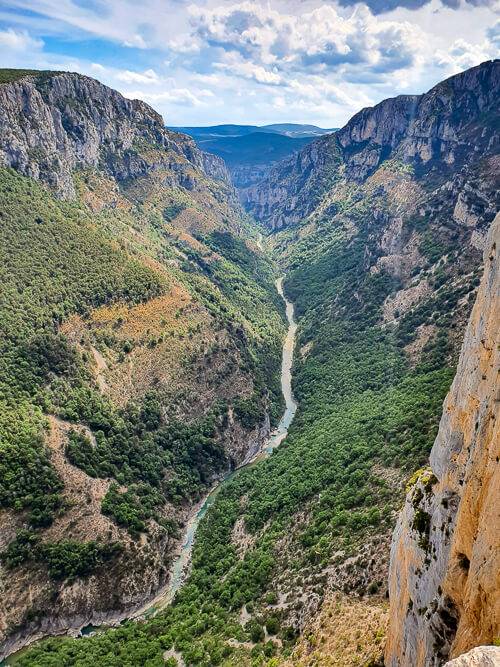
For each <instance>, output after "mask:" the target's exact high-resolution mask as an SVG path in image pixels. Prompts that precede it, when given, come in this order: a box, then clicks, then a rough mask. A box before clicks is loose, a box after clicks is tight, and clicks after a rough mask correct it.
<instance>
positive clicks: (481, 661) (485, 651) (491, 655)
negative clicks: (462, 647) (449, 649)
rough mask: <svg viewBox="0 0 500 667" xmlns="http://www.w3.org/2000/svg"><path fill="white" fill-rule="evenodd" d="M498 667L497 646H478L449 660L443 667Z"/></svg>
mask: <svg viewBox="0 0 500 667" xmlns="http://www.w3.org/2000/svg"><path fill="white" fill-rule="evenodd" d="M498 665H500V648H499V647H498V646H478V647H477V648H473V649H472V651H468V653H464V654H463V655H461V656H460V657H459V658H455V660H450V661H449V662H447V663H446V665H445V667H498Z"/></svg>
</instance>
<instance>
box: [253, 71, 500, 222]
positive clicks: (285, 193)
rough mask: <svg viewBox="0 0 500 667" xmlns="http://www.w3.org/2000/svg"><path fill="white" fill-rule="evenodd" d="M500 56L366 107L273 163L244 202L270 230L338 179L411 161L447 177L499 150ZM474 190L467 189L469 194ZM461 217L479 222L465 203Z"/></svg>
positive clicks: (421, 171) (307, 207) (299, 213)
mask: <svg viewBox="0 0 500 667" xmlns="http://www.w3.org/2000/svg"><path fill="white" fill-rule="evenodd" d="M499 88H500V61H499V60H495V61H489V62H486V63H483V64H482V65H479V66H478V67H473V68H472V69H470V70H468V71H466V72H464V73H462V74H458V75H456V76H454V77H451V78H450V79H447V80H446V81H443V82H441V83H439V84H438V85H437V86H435V87H434V88H432V89H431V90H430V91H429V92H428V93H426V94H424V95H420V96H418V95H401V96H399V97H396V98H393V99H388V100H384V101H383V102H381V103H380V104H378V105H377V106H375V107H370V108H367V109H363V110H362V111H360V112H359V113H358V114H356V115H355V116H353V118H352V119H351V120H350V121H349V122H348V123H347V125H346V126H345V127H343V128H342V129H341V130H339V131H338V132H336V133H335V134H334V135H326V136H324V137H322V138H320V139H318V140H317V141H315V142H313V143H312V144H309V145H308V146H306V147H305V148H304V149H303V150H302V151H300V152H299V153H298V154H296V155H294V156H292V157H290V158H288V159H286V160H284V161H283V162H281V163H279V164H278V165H277V166H276V167H275V168H273V169H272V170H271V172H270V174H269V176H268V177H267V178H266V179H265V180H263V181H262V182H261V183H260V184H258V185H256V186H254V187H252V188H249V189H248V190H247V191H246V192H245V193H244V198H243V203H244V204H245V206H246V207H247V208H248V209H249V210H250V211H251V212H252V213H253V214H254V215H255V216H256V217H257V218H260V219H261V220H263V221H264V222H265V223H266V224H267V225H268V226H269V227H271V228H272V229H278V228H280V227H283V226H286V225H291V224H294V223H295V222H297V221H299V220H301V219H304V218H305V217H306V216H307V215H308V214H309V213H310V212H311V211H313V210H314V208H315V207H316V206H317V205H318V202H319V201H320V198H321V195H322V194H323V193H324V191H325V190H326V189H328V188H331V187H332V186H333V185H334V184H335V183H337V182H338V181H339V180H341V179H345V180H347V181H351V182H355V183H359V182H362V181H364V180H365V179H366V178H367V177H368V176H370V175H371V174H373V173H374V171H375V170H376V169H377V168H378V167H379V166H380V165H381V164H382V163H383V162H384V161H386V160H388V159H391V160H398V161H401V162H403V163H405V164H408V165H412V166H413V168H414V169H415V172H416V174H417V175H418V176H419V177H421V176H423V175H425V174H429V173H432V175H433V178H437V177H439V178H441V179H443V178H445V177H446V176H448V177H449V176H450V174H456V173H458V171H459V170H460V169H461V168H462V167H463V166H465V165H467V164H468V163H470V162H472V161H478V160H479V158H481V156H483V155H486V154H489V153H492V154H494V153H495V152H497V149H498V142H499V137H498V128H497V127H495V124H494V123H493V122H492V121H493V119H494V117H495V115H496V114H497V111H498V110H497V107H498V94H499ZM469 195H470V193H469ZM463 197H464V200H462V199H461V200H460V201H459V202H457V207H456V217H457V218H458V219H460V220H462V221H464V222H467V224H474V220H475V216H474V212H471V210H470V205H469V204H468V202H467V201H466V200H467V199H469V198H470V197H468V196H467V193H464V195H463Z"/></svg>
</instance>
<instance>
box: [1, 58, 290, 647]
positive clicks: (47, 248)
mask: <svg viewBox="0 0 500 667" xmlns="http://www.w3.org/2000/svg"><path fill="white" fill-rule="evenodd" d="M2 80H3V81H4V83H3V84H1V85H0V98H1V102H2V103H1V112H0V147H1V150H0V156H1V159H2V161H3V162H4V164H5V166H4V167H3V168H1V169H0V216H1V225H0V239H1V240H0V254H1V259H0V265H1V268H0V276H1V281H2V291H1V296H0V300H1V304H0V308H1V318H0V347H1V350H0V359H1V361H0V364H1V369H0V377H1V386H0V401H1V410H0V412H1V418H0V419H1V423H0V441H1V444H0V448H1V457H0V525H1V538H0V551H1V552H2V554H1V562H2V567H1V575H0V576H1V586H2V598H3V604H2V610H1V612H0V641H1V642H2V644H3V646H4V647H6V648H8V647H9V646H11V645H15V642H16V641H17V640H19V641H20V642H22V641H23V639H24V638H25V637H29V636H30V635H31V634H33V633H36V632H37V631H39V630H40V629H41V630H42V631H43V632H45V631H47V630H51V631H57V630H58V629H62V628H66V627H73V626H74V627H79V626H80V625H82V624H83V625H84V624H86V623H88V622H90V621H91V620H94V621H98V620H100V619H104V618H106V617H108V616H113V615H114V614H124V613H125V614H126V611H127V609H130V608H133V607H134V605H137V604H139V603H142V602H144V600H145V599H147V597H148V595H151V594H152V593H153V592H154V591H155V590H156V589H157V588H158V587H159V586H161V585H162V584H164V583H165V582H166V580H167V578H168V568H169V563H170V560H171V557H172V553H173V550H174V549H175V547H176V545H177V542H178V538H179V535H180V531H181V527H182V524H183V521H184V519H185V517H186V515H187V513H188V512H189V510H190V508H191V507H192V505H193V503H195V502H196V501H197V500H198V499H199V498H200V497H201V496H202V495H203V493H204V491H205V490H206V489H207V487H209V486H210V485H211V484H212V483H213V481H214V479H216V478H217V477H218V476H220V475H221V474H222V473H223V472H224V471H226V470H227V469H229V468H230V467H232V466H234V465H236V464H237V463H239V462H241V461H242V460H243V459H244V458H245V457H246V456H247V454H248V452H249V451H252V449H256V448H257V447H258V446H259V444H260V442H261V441H262V439H263V437H265V435H266V434H267V432H268V430H269V422H270V420H271V421H272V420H274V418H275V416H276V415H277V414H278V413H279V411H280V400H281V397H280V392H279V366H280V353H281V336H282V333H283V331H284V325H283V315H282V312H281V304H280V299H279V297H278V296H277V294H276V293H275V289H274V285H273V282H274V275H273V270H272V266H271V264H270V263H269V261H267V260H265V259H264V258H263V257H262V255H261V254H256V252H254V250H253V249H252V248H254V247H255V246H252V244H251V242H248V241H247V240H246V238H247V234H246V232H245V224H246V223H245V222H244V219H243V217H242V215H241V212H240V211H239V209H238V207H237V206H236V204H235V201H236V200H235V197H234V194H233V191H232V188H231V186H230V185H229V183H228V182H227V181H226V180H224V179H225V170H224V165H223V164H222V163H219V162H217V160H216V158H213V156H212V157H210V156H206V155H204V154H203V153H201V152H200V151H198V149H196V147H195V145H194V144H193V142H192V141H191V140H190V139H188V138H187V137H184V136H182V135H177V134H175V133H172V132H168V131H166V130H164V128H163V121H162V119H161V117H159V116H158V115H157V114H155V113H154V112H153V111H152V110H151V109H149V107H147V106H146V105H144V104H143V103H139V102H137V103H136V102H129V101H128V100H125V99H124V98H121V96H120V95H119V94H118V93H116V92H114V91H111V90H110V89H108V88H106V87H105V86H102V85H101V84H99V83H98V82H96V81H93V80H92V79H88V78H86V77H81V76H80V75H73V74H67V73H29V72H28V73H25V72H16V71H4V72H3V75H2ZM26 100H29V103H27V101H26ZM21 112H22V113H21Z"/></svg>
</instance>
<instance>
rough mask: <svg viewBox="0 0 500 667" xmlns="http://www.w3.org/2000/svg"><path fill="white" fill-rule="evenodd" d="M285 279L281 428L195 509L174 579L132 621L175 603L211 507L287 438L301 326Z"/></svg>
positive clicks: (280, 284)
mask: <svg viewBox="0 0 500 667" xmlns="http://www.w3.org/2000/svg"><path fill="white" fill-rule="evenodd" d="M283 279H284V277H281V278H278V279H277V280H276V289H277V291H278V294H279V295H280V296H281V298H282V299H283V301H284V302H285V305H286V318H287V321H288V330H287V333H286V337H285V341H284V343H283V356H282V361H281V391H282V393H283V398H284V399H285V411H284V412H283V415H282V417H281V419H280V422H279V424H278V426H277V427H276V428H275V429H274V431H273V432H272V433H271V434H270V436H269V438H268V440H267V441H266V442H265V443H264V444H263V446H262V447H261V449H260V451H258V452H257V453H256V454H254V455H253V456H252V457H251V458H249V459H247V460H245V461H244V462H243V463H242V464H241V465H240V466H239V467H238V468H236V470H232V471H231V472H229V473H228V474H227V475H226V476H225V477H224V478H223V479H222V480H221V481H220V482H218V483H217V485H216V486H214V488H213V489H212V490H211V491H210V493H209V494H208V495H207V496H206V497H205V499H204V500H202V501H201V503H200V504H199V505H198V506H197V507H196V508H195V510H194V511H193V514H192V515H191V517H190V518H189V519H188V521H187V523H186V526H185V531H184V539H183V542H182V547H181V550H180V552H179V554H178V556H177V557H176V559H175V560H174V563H173V565H172V568H171V570H170V575H171V576H170V580H169V584H168V586H167V588H166V589H164V590H163V591H162V592H161V593H160V594H159V595H157V596H156V597H155V598H154V599H153V600H150V601H149V602H148V603H147V604H146V605H144V606H143V607H141V608H139V609H137V610H136V611H135V612H134V613H133V614H131V616H130V617H129V618H139V617H149V616H152V615H154V614H156V613H157V612H158V611H160V610H161V609H164V608H165V607H166V606H168V605H169V604H170V603H171V602H172V600H173V599H174V597H175V594H176V593H177V591H178V590H179V588H180V587H181V586H182V584H183V582H184V580H185V578H186V575H187V573H188V569H189V564H190V561H191V552H192V550H193V545H194V538H195V535H196V531H197V529H198V526H199V524H200V521H201V520H202V519H203V517H204V516H205V514H206V513H207V510H208V509H209V508H210V507H211V505H213V503H214V501H215V499H216V497H217V494H218V493H219V491H220V489H221V487H222V485H223V484H224V482H226V481H227V480H229V479H231V478H232V477H233V476H234V475H235V474H236V473H237V472H238V471H240V470H242V469H243V468H246V467H247V466H249V465H253V464H254V463H256V462H257V461H261V460H262V459H264V458H266V457H267V456H269V455H270V454H271V453H272V451H273V449H275V448H276V447H278V446H279V445H280V444H281V443H282V442H283V440H284V439H285V438H286V435H287V433H288V429H289V427H290V424H291V423H292V421H293V418H294V416H295V412H296V410H297V403H296V401H295V399H294V398H293V393H292V364H293V351H294V347H295V334H296V332H297V323H296V321H295V317H294V307H293V303H291V302H290V301H288V299H287V298H286V296H285V293H284V291H283Z"/></svg>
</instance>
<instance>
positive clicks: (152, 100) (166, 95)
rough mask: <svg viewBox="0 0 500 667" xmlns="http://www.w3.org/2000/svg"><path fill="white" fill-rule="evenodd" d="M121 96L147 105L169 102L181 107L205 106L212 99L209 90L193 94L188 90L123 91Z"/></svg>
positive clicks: (212, 95)
mask: <svg viewBox="0 0 500 667" xmlns="http://www.w3.org/2000/svg"><path fill="white" fill-rule="evenodd" d="M123 95H125V97H128V98H129V99H140V100H144V101H145V102H148V103H149V104H152V105H154V104H158V103H165V102H169V103H170V104H176V105H181V106H193V107H199V106H202V105H203V104H206V99H207V98H212V97H214V94H213V93H212V91H211V90H206V89H202V90H197V91H196V94H194V93H193V92H192V91H191V90H189V89H188V88H171V89H169V90H163V91H159V92H150V91H144V90H133V91H123Z"/></svg>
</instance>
